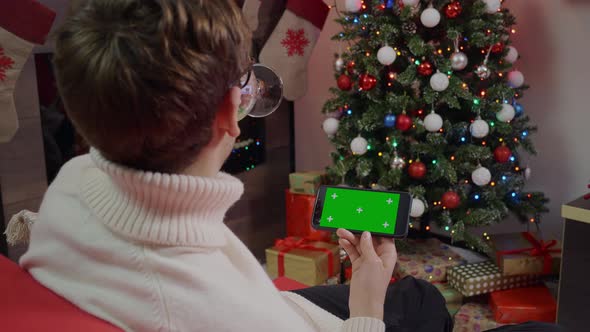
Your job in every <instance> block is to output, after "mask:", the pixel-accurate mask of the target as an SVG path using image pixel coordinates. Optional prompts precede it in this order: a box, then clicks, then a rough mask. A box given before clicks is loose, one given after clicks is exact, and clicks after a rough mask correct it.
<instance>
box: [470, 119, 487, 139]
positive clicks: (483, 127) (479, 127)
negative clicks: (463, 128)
mask: <svg viewBox="0 0 590 332" xmlns="http://www.w3.org/2000/svg"><path fill="white" fill-rule="evenodd" d="M469 131H470V132H471V136H473V137H475V138H484V137H486V136H488V134H489V133H490V126H489V125H488V123H487V122H485V121H484V120H482V119H477V120H475V121H473V123H472V124H471V126H470V127H469Z"/></svg>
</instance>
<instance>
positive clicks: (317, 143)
mask: <svg viewBox="0 0 590 332" xmlns="http://www.w3.org/2000/svg"><path fill="white" fill-rule="evenodd" d="M342 3H343V0H339V1H338V4H340V6H341V8H342ZM505 3H506V4H507V6H508V7H509V8H510V9H511V10H512V11H513V13H514V14H515V15H516V17H517V20H518V23H519V24H518V25H517V26H516V28H517V34H516V35H515V37H514V45H515V47H516V48H517V49H518V50H519V52H520V54H521V55H522V59H521V60H520V61H518V62H517V68H518V69H519V70H521V71H522V72H523V73H524V74H525V77H526V80H527V83H528V84H530V85H531V86H532V88H531V89H530V90H529V91H527V93H526V96H525V98H524V99H523V100H522V103H523V105H524V107H525V112H526V113H527V114H528V115H529V116H531V118H532V120H533V122H534V123H536V124H537V125H538V126H539V133H538V134H537V135H536V136H535V142H536V146H537V148H538V152H539V155H538V156H537V157H534V158H531V159H530V160H529V165H530V167H531V168H532V170H533V177H532V178H531V180H530V182H529V184H528V188H530V189H537V190H542V191H544V192H545V193H546V194H547V195H548V196H549V197H550V198H551V199H552V202H551V203H550V205H549V207H550V209H551V212H550V213H549V214H548V215H547V216H546V217H545V218H544V219H543V230H544V231H545V233H546V235H551V236H558V235H559V233H560V232H561V222H562V220H561V217H560V206H561V204H562V203H564V202H568V201H571V200H573V199H574V198H576V197H578V196H580V195H581V194H582V193H583V192H584V191H585V188H586V184H587V183H588V180H589V179H590V148H588V142H590V131H589V130H588V128H587V127H588V124H590V112H588V110H587V108H588V98H587V95H586V93H588V92H587V91H588V88H587V82H586V80H587V77H588V73H589V72H590V71H589V70H588V68H589V67H588V60H587V54H588V52H590V41H588V39H587V34H588V33H589V32H590V4H588V2H585V1H579V0H567V1H566V0H563V1H555V0H535V1H505ZM335 17H336V13H335V11H334V10H332V11H331V13H330V16H329V17H328V21H327V22H326V25H325V26H324V29H323V31H322V33H321V36H320V39H319V42H318V45H317V46H316V48H315V50H314V53H313V55H312V56H311V59H310V62H309V72H310V73H314V75H313V77H310V78H309V79H308V84H309V86H308V93H307V95H306V96H305V97H303V98H301V99H300V100H298V101H297V102H296V103H295V130H296V133H295V142H296V158H295V159H296V162H297V165H296V167H297V169H298V170H310V169H320V168H323V167H325V166H327V165H328V164H329V163H330V160H329V153H330V151H331V147H330V144H329V142H328V141H327V139H326V135H325V134H324V132H323V131H322V129H321V123H322V121H323V119H324V117H323V115H322V114H321V113H320V111H321V108H322V105H323V103H324V101H325V100H326V99H327V98H329V93H328V88H329V87H330V86H335V85H336V84H335V82H334V80H333V63H334V57H333V54H334V53H336V52H338V51H339V45H338V43H336V42H333V41H331V40H330V37H331V36H332V35H334V34H336V33H337V31H338V30H339V26H338V24H337V23H335V22H333V19H334V18H335ZM584 74H585V75H584ZM520 229H521V227H520V226H519V225H518V223H516V222H514V221H509V222H507V223H504V224H502V225H498V226H495V227H493V228H492V229H491V230H492V231H496V232H497V231H509V230H520Z"/></svg>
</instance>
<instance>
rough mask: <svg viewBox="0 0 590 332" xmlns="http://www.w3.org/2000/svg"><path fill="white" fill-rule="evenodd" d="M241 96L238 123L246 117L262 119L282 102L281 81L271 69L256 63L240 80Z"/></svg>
mask: <svg viewBox="0 0 590 332" xmlns="http://www.w3.org/2000/svg"><path fill="white" fill-rule="evenodd" d="M240 84H241V87H242V96H241V103H240V107H239V108H238V121H239V120H242V119H243V118H245V117H246V116H251V117H253V118H262V117H265V116H268V115H270V114H272V113H273V112H274V111H276V110H277V108H279V105H280V104H281V101H282V100H283V80H281V78H280V77H279V75H277V74H276V73H275V72H274V70H272V69H271V68H269V67H267V66H265V65H262V64H259V63H256V64H254V65H253V66H252V69H251V70H250V71H249V72H248V73H247V74H246V75H244V76H243V77H242V78H241V79H240Z"/></svg>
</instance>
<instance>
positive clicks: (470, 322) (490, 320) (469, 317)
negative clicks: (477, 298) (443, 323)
mask: <svg viewBox="0 0 590 332" xmlns="http://www.w3.org/2000/svg"><path fill="white" fill-rule="evenodd" d="M454 318H455V327H454V328H453V332H481V331H487V330H490V329H494V328H496V327H499V326H502V325H503V324H500V323H497V322H496V321H495V320H494V314H493V313H492V311H491V310H490V308H489V307H488V306H487V305H485V304H480V303H467V304H464V305H463V306H462V307H461V309H459V311H458V312H457V314H455V317H454Z"/></svg>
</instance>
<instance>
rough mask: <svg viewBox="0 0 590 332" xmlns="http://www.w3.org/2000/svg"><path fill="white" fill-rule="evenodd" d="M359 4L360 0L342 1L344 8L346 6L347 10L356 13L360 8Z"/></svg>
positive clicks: (360, 3)
mask: <svg viewBox="0 0 590 332" xmlns="http://www.w3.org/2000/svg"><path fill="white" fill-rule="evenodd" d="M361 5H362V1H361V0H346V2H345V3H344V8H346V11H347V12H351V13H356V12H358V11H359V10H361Z"/></svg>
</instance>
